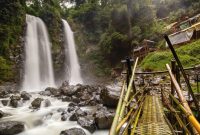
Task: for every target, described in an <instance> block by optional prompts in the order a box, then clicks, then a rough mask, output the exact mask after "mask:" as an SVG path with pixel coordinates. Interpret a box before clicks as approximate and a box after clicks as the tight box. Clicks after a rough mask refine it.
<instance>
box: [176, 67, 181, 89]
mask: <svg viewBox="0 0 200 135" xmlns="http://www.w3.org/2000/svg"><path fill="white" fill-rule="evenodd" d="M176 80H177V82H178V84H179V86H180V87H181V76H180V70H179V67H178V66H177V65H176Z"/></svg>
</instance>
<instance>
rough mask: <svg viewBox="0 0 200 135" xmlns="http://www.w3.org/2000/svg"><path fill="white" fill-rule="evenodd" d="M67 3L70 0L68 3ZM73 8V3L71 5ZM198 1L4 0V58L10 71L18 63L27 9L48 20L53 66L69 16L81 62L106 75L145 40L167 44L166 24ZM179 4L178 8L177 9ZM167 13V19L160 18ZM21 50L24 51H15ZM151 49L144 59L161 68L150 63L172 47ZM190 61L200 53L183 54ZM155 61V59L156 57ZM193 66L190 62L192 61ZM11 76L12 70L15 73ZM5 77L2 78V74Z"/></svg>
mask: <svg viewBox="0 0 200 135" xmlns="http://www.w3.org/2000/svg"><path fill="white" fill-rule="evenodd" d="M66 2H68V4H71V5H70V6H69V5H67V6H66ZM69 7H70V8H69ZM199 7H200V2H199V0H15V1H11V0H2V1H1V2H0V17H1V18H0V57H1V59H2V60H3V61H4V62H3V63H6V65H7V66H4V65H5V64H2V66H1V65H0V66H1V67H6V68H7V69H9V70H10V71H13V70H12V69H13V68H14V67H15V66H16V63H15V62H14V61H13V60H12V59H11V58H10V57H11V56H12V57H15V56H16V55H17V54H16V52H17V51H16V50H17V49H16V48H17V46H19V45H20V44H21V43H20V42H21V41H20V39H21V38H20V36H23V30H25V29H24V28H25V27H24V26H25V14H31V15H34V16H38V17H40V18H41V19H42V20H43V21H44V22H45V24H46V25H47V28H48V31H49V36H50V39H51V42H52V53H53V59H54V67H55V70H59V67H60V66H61V65H59V64H58V62H57V61H58V60H59V59H60V57H59V56H60V53H61V52H62V33H63V31H62V21H61V18H63V19H66V20H67V21H68V22H69V23H70V25H71V27H72V29H73V31H74V32H75V38H76V43H77V50H78V55H79V56H80V57H81V61H84V62H85V61H90V63H92V66H93V67H95V68H94V69H95V72H96V73H97V74H98V75H104V74H108V73H109V72H110V69H111V68H114V67H117V66H119V65H121V64H120V60H121V59H124V58H125V57H126V56H131V54H132V51H133V48H134V47H136V46H138V45H140V43H141V42H142V41H143V40H144V39H150V40H154V41H155V42H156V43H157V44H156V46H157V47H159V48H161V49H162V48H163V43H164V41H163V38H162V34H163V33H165V32H166V30H165V29H164V27H165V26H166V25H168V24H170V23H172V22H174V21H179V20H180V19H181V18H182V17H183V16H192V15H195V14H197V13H198V12H199V11H200V9H199ZM177 9H178V10H177ZM165 17H169V18H170V19H168V20H167V21H160V20H158V19H160V18H165ZM17 53H20V52H17ZM165 53H166V55H163V52H161V53H160V52H158V53H156V54H150V55H149V56H148V57H147V58H146V59H145V61H146V62H147V63H144V62H143V64H142V67H143V68H144V69H147V67H150V68H149V69H160V67H162V66H157V67H152V66H149V65H148V64H150V63H153V62H154V61H158V60H159V61H160V63H165V62H166V61H168V60H169V59H170V58H168V57H166V56H170V54H169V52H165ZM181 57H182V58H183V59H184V60H185V63H186V64H187V63H188V62H187V61H188V60H192V62H190V64H195V63H198V61H199V58H196V57H193V58H191V56H189V55H188V54H185V55H181ZM152 61H153V62H152ZM188 66H189V65H188ZM12 74H13V76H15V75H14V71H13V72H12ZM3 78H4V77H3Z"/></svg>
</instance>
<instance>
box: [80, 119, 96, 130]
mask: <svg viewBox="0 0 200 135" xmlns="http://www.w3.org/2000/svg"><path fill="white" fill-rule="evenodd" d="M77 123H78V124H79V125H80V126H81V127H83V128H85V129H87V130H88V131H89V132H90V133H94V131H95V130H96V125H95V121H94V118H93V117H91V116H86V117H79V118H78V121H77Z"/></svg>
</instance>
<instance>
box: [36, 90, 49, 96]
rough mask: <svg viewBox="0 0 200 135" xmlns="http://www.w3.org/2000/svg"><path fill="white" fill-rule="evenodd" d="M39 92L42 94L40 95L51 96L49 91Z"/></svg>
mask: <svg viewBox="0 0 200 135" xmlns="http://www.w3.org/2000/svg"><path fill="white" fill-rule="evenodd" d="M39 94H40V95H42V96H51V92H50V91H41V92H40V93H39Z"/></svg>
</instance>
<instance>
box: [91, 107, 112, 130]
mask: <svg viewBox="0 0 200 135" xmlns="http://www.w3.org/2000/svg"><path fill="white" fill-rule="evenodd" d="M113 119H114V113H110V112H109V111H105V110H103V111H97V112H96V113H95V123H96V125H97V127H98V129H110V127H111V125H112V122H113ZM105 121H106V122H105Z"/></svg>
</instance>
